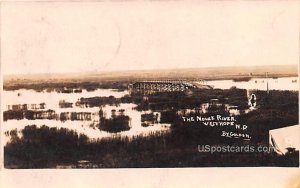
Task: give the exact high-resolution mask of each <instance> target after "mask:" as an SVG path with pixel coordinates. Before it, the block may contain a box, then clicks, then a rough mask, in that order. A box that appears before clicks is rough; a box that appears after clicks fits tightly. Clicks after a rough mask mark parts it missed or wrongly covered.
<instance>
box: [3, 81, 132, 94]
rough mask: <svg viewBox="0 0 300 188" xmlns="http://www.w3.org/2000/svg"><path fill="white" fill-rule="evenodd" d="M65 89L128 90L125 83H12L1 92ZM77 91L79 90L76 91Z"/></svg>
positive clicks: (61, 90) (58, 90)
mask: <svg viewBox="0 0 300 188" xmlns="http://www.w3.org/2000/svg"><path fill="white" fill-rule="evenodd" d="M66 88H67V89H82V90H83V89H84V90H87V91H94V90H96V89H117V90H120V91H124V90H126V89H127V88H128V83H127V82H119V81H102V82H76V81H74V82H42V83H40V82H39V83H33V82H32V83H21V84H19V83H13V84H4V85H3V90H18V89H33V90H35V91H38V92H41V91H44V90H46V91H47V92H52V91H56V92H63V91H65V90H66ZM78 91H79V90H78Z"/></svg>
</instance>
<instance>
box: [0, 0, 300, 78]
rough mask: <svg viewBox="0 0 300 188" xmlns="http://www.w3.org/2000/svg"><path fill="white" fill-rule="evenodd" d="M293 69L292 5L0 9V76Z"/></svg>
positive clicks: (295, 20)
mask: <svg viewBox="0 0 300 188" xmlns="http://www.w3.org/2000/svg"><path fill="white" fill-rule="evenodd" d="M298 62H299V3H298V2H297V1H252V2H250V1H244V2H241V1H201V2H196V1H184V2H183V1H179V2H177V1H164V2H136V1H133V2H115V3H106V2H102V3H99V2H89V3H82V2H73V3H66V2H57V3H53V2H44V3H41V2H40V3H34V2H31V3H30V2H27V3H21V2H19V3H12V2H6V3H5V2H4V3H2V5H1V67H2V73H3V74H32V73H71V72H101V71H120V70H140V69H167V68H172V69H174V68H179V69H180V68H192V67H218V66H248V65H282V64H298Z"/></svg>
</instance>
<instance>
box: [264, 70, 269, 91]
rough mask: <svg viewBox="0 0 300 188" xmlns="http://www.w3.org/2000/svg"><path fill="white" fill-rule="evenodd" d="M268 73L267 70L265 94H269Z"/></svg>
mask: <svg viewBox="0 0 300 188" xmlns="http://www.w3.org/2000/svg"><path fill="white" fill-rule="evenodd" d="M268 73H269V72H265V76H266V80H267V94H269V82H268Z"/></svg>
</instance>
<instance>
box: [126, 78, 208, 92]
mask: <svg viewBox="0 0 300 188" xmlns="http://www.w3.org/2000/svg"><path fill="white" fill-rule="evenodd" d="M192 88H202V89H212V87H211V86H209V85H206V84H205V81H204V80H197V81H186V80H143V81H136V82H134V83H133V84H131V85H129V89H131V90H134V91H153V92H164V91H185V90H188V89H192Z"/></svg>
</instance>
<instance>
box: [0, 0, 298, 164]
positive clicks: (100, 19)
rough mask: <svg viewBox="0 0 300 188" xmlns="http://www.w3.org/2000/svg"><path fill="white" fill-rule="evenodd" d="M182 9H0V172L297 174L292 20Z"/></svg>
mask: <svg viewBox="0 0 300 188" xmlns="http://www.w3.org/2000/svg"><path fill="white" fill-rule="evenodd" d="M193 5H194V6H188V8H185V7H183V6H181V4H180V3H172V2H171V3H166V2H165V3H153V4H152V3H145V4H138V3H137V4H135V3H133V4H131V5H130V6H128V4H127V3H116V4H110V3H108V4H106V3H92V2H90V3H84V4H80V3H74V4H72V3H71V4H68V3H55V2H53V3H33V2H28V3H3V4H2V6H1V8H2V9H1V12H2V15H3V16H2V18H1V20H2V21H1V26H2V29H1V37H2V39H1V44H2V45H1V65H2V74H3V92H2V94H1V95H2V96H1V97H2V102H1V103H2V113H3V120H2V123H1V138H2V139H1V141H2V145H3V147H4V168H7V169H33V168H39V169H40V168H55V169H57V168H178V167H299V144H300V141H299V131H300V129H299V103H298V101H299V100H298V98H299V78H298V61H299V59H298V57H299V48H298V44H299V43H298V42H297V39H298V37H299V35H298V30H297V29H295V26H294V25H293V24H294V23H295V21H297V19H295V21H294V20H292V22H291V18H292V16H293V15H294V14H296V13H297V11H294V12H289V11H282V9H281V7H279V6H278V7H276V6H275V8H273V9H270V10H269V12H265V11H264V9H259V8H257V5H255V6H254V5H252V6H248V8H249V9H250V10H251V9H252V10H254V9H255V10H256V11H258V12H257V13H256V14H251V13H250V12H251V11H249V13H248V12H244V11H243V9H238V10H236V11H233V10H232V9H230V11H229V8H228V6H229V5H230V4H226V3H225V4H221V5H222V6H220V4H205V6H204V5H203V4H197V3H195V4H193ZM223 6H225V8H224V7H223ZM154 11H155V12H158V14H153V12H154ZM270 15H272V16H270ZM295 18H296V17H295ZM298 25H299V24H298Z"/></svg>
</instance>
